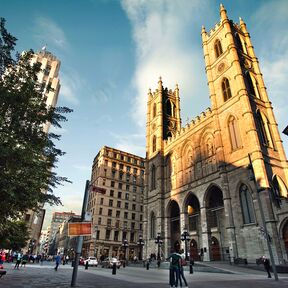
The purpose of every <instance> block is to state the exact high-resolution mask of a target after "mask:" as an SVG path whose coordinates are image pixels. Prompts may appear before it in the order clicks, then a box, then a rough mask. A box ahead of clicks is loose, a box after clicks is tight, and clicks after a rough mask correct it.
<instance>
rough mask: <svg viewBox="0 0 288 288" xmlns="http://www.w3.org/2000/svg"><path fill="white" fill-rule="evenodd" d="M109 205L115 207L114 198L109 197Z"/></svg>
mask: <svg viewBox="0 0 288 288" xmlns="http://www.w3.org/2000/svg"><path fill="white" fill-rule="evenodd" d="M109 206H110V207H113V200H112V199H109Z"/></svg>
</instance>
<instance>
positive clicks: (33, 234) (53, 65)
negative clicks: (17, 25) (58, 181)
mask: <svg viewBox="0 0 288 288" xmlns="http://www.w3.org/2000/svg"><path fill="white" fill-rule="evenodd" d="M36 62H39V63H41V69H42V71H41V72H40V73H39V75H38V81H39V83H42V84H43V85H45V88H46V90H45V91H46V92H45V97H47V100H46V104H47V106H53V107H55V106H56V104H57V100H58V94H59V90H60V81H59V69H60V64H61V62H60V61H59V60H58V59H57V58H56V57H55V56H54V55H53V54H51V53H50V52H48V51H46V49H43V50H41V51H39V52H38V53H35V55H34V56H33V58H32V61H31V63H32V64H34V63H36ZM48 86H50V87H51V88H52V89H47V88H48ZM49 128H50V123H46V125H44V127H43V130H44V131H45V132H46V133H48V131H49ZM44 217H45V210H44V209H41V210H40V211H39V212H35V211H32V210H29V211H28V212H27V213H26V214H25V215H24V220H25V222H26V223H27V227H28V229H29V231H30V240H29V242H28V246H27V247H26V249H25V250H26V251H29V252H33V253H37V252H38V249H39V244H40V243H39V238H40V235H41V229H42V225H43V221H44Z"/></svg>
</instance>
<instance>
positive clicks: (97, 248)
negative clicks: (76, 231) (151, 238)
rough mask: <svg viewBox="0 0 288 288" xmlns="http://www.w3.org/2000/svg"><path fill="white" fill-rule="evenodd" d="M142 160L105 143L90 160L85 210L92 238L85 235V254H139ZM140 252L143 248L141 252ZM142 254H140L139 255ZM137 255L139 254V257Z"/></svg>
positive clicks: (98, 255) (131, 255)
mask: <svg viewBox="0 0 288 288" xmlns="http://www.w3.org/2000/svg"><path fill="white" fill-rule="evenodd" d="M144 169H145V167H144V159H143V158H141V157H139V156H136V155H133V154H131V153H127V152H123V151H120V150H117V149H113V148H110V147H107V146H104V147H103V148H102V149H101V150H100V151H99V153H98V154H97V156H96V157H95V159H94V161H93V167H92V175H91V182H90V183H91V188H90V192H89V198H88V209H87V211H89V212H90V213H91V217H92V223H93V230H94V233H93V235H92V236H93V237H84V244H83V252H82V255H84V256H92V255H95V256H97V257H98V258H99V257H100V256H101V255H104V256H110V257H111V256H117V257H119V258H120V259H123V258H124V249H122V248H123V247H122V244H123V240H124V239H126V240H127V241H128V245H129V246H128V248H126V249H127V250H126V258H127V259H128V257H129V258H130V259H131V257H133V256H135V255H136V256H137V257H139V256H138V255H140V254H139V253H140V246H139V245H137V242H138V240H139V237H140V236H142V235H143V224H142V222H143V217H144V216H143V212H144V208H143V197H144ZM141 253H142V251H141ZM141 255H142V254H141ZM141 255H140V257H141Z"/></svg>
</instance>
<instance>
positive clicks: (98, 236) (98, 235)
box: [96, 230, 100, 240]
mask: <svg viewBox="0 0 288 288" xmlns="http://www.w3.org/2000/svg"><path fill="white" fill-rule="evenodd" d="M99 239H100V230H97V233H96V240H99Z"/></svg>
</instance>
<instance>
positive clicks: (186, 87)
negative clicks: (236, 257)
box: [0, 0, 288, 227]
mask: <svg viewBox="0 0 288 288" xmlns="http://www.w3.org/2000/svg"><path fill="white" fill-rule="evenodd" d="M222 3H223V4H224V6H225V8H226V10H227V13H228V16H229V17H230V18H231V19H232V20H234V22H238V21H239V16H241V17H242V18H243V20H244V21H245V22H246V24H247V28H248V31H249V33H250V35H251V38H252V43H253V45H254V48H255V51H256V55H257V57H258V59H259V61H260V68H261V70H262V73H263V76H264V81H265V84H266V87H267V90H268V95H269V97H270V100H271V102H272V104H273V107H274V113H275V116H276V120H277V122H278V124H279V130H280V132H282V130H283V129H284V128H285V127H286V125H288V117H287V111H288V101H287V96H286V93H285V90H286V89H285V88H286V87H285V84H286V82H287V79H288V50H287V46H288V30H287V27H288V1H286V0H282V1H281V0H263V1H261V0H254V1H251V0H234V1H228V0H227V1H226V0H224V1H222ZM219 5H220V2H219V1H215V0H174V1H172V0H158V1H157V0H154V1H152V0H150V1H148V0H146V1H145V0H123V1H120V0H119V1H118V0H97V1H96V0H58V1H56V0H50V1H41V0H37V1H34V0H29V1H23V0H12V1H11V0H1V12H0V16H1V17H4V18H5V19H6V21H7V22H6V27H7V29H8V31H9V32H10V33H12V34H13V35H14V36H16V37H17V38H18V41H17V50H18V51H20V52H21V51H22V50H25V49H30V48H32V49H33V50H35V51H37V50H40V49H41V47H43V46H44V45H47V50H48V51H50V52H52V53H53V54H55V55H56V56H57V57H58V59H60V60H61V68H60V81H61V90H60V94H59V101H58V106H64V105H65V106H68V107H70V108H72V109H73V110H74V112H73V113H72V114H70V115H69V117H68V118H69V121H68V122H66V123H64V124H63V128H62V129H61V130H60V131H57V132H58V133H60V134H61V135H62V138H61V141H60V142H59V143H58V146H59V147H60V148H61V149H62V150H63V151H65V152H66V153H67V154H66V155H65V156H64V157H61V158H60V161H59V164H58V169H57V173H58V174H59V175H62V176H67V177H68V178H69V179H70V180H71V181H73V184H67V185H65V186H62V187H59V188H58V189H56V190H55V191H54V192H55V194H56V195H58V196H60V197H61V199H62V202H63V204H64V206H63V207H60V206H59V207H46V208H47V214H46V215H47V217H46V220H45V224H44V226H45V227H46V226H47V223H48V222H49V221H50V219H51V218H50V215H51V212H52V211H69V210H73V211H75V212H77V213H79V212H80V209H81V206H82V198H83V191H84V187H85V181H86V179H90V175H91V167H92V163H93V159H94V157H95V156H96V154H97V152H98V151H99V149H100V148H101V147H102V146H104V145H107V146H110V147H115V148H118V149H121V150H124V151H128V152H131V153H135V154H138V155H140V156H142V157H144V156H145V117H146V100H147V92H148V89H149V88H151V89H152V90H154V89H155V88H156V86H157V81H158V78H159V76H160V75H161V76H162V79H163V84H164V86H165V87H168V88H171V89H172V88H174V87H175V84H176V83H178V84H179V88H180V97H181V116H182V124H183V125H185V124H186V120H187V117H188V118H189V119H190V120H191V119H193V118H194V117H195V116H197V115H199V114H200V113H201V112H202V111H204V110H205V109H206V108H207V107H210V101H209V96H208V95H209V93H208V88H207V84H206V83H207V80H206V75H205V66H204V60H203V52H202V46H201V45H202V43H201V35H200V32H201V27H202V25H204V26H205V27H206V30H207V31H210V29H211V28H212V27H213V26H214V25H215V23H217V22H219ZM281 137H282V139H283V143H284V147H285V150H286V152H287V148H288V137H287V136H285V135H283V134H282V133H281ZM286 138H287V139H286Z"/></svg>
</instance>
